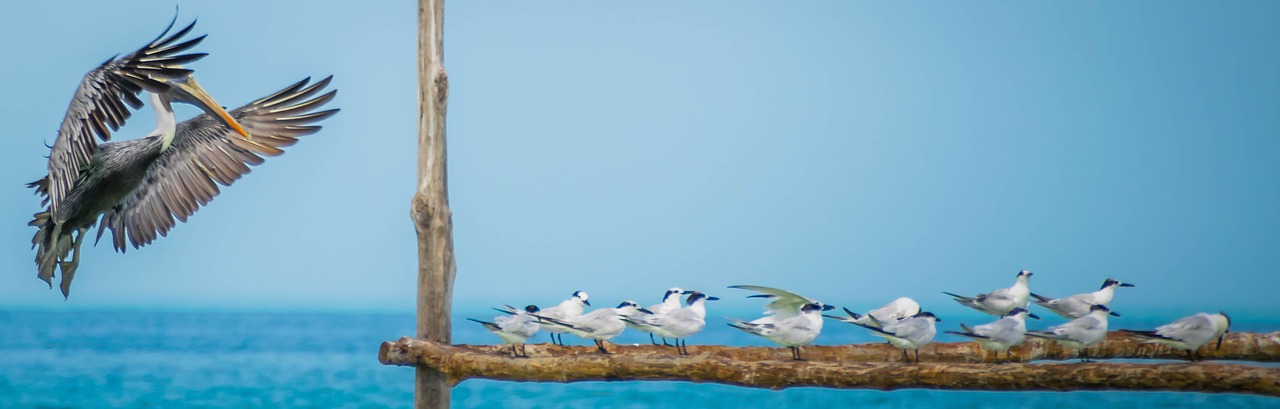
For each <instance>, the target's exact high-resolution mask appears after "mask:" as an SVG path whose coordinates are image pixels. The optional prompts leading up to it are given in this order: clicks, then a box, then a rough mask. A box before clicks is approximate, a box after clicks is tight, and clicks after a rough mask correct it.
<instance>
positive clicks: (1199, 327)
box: [1120, 312, 1231, 361]
mask: <svg viewBox="0 0 1280 409" xmlns="http://www.w3.org/2000/svg"><path fill="white" fill-rule="evenodd" d="M1120 331H1121V332H1124V333H1126V334H1128V335H1129V336H1131V337H1134V338H1137V339H1140V340H1143V341H1144V342H1147V343H1155V344H1164V345H1168V346H1171V347H1173V348H1176V349H1181V350H1184V351H1187V360H1188V361H1195V360H1198V359H1199V358H1200V354H1199V352H1198V350H1199V349H1200V347H1202V346H1204V345H1205V344H1207V343H1209V341H1212V340H1213V339H1214V338H1217V339H1218V345H1217V347H1215V348H1216V349H1222V339H1223V338H1224V337H1226V335H1227V333H1228V332H1231V317H1228V316H1227V314H1226V313H1223V312H1219V313H1217V314H1209V313H1203V312H1202V313H1198V314H1196V315H1192V316H1190V317H1185V318H1182V319H1179V320H1177V321H1174V322H1171V323H1168V324H1165V325H1161V326H1159V327H1156V330H1155V331H1134V330H1123V329H1122V330H1120Z"/></svg>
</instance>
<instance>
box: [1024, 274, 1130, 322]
mask: <svg viewBox="0 0 1280 409" xmlns="http://www.w3.org/2000/svg"><path fill="white" fill-rule="evenodd" d="M1119 287H1133V284H1129V283H1122V282H1119V281H1116V280H1113V279H1110V278H1108V279H1107V281H1103V282H1102V289H1100V290H1098V291H1094V292H1091V293H1084V294H1076V295H1073V296H1070V297H1066V298H1058V299H1054V298H1049V297H1045V296H1042V295H1039V294H1036V293H1031V297H1032V298H1035V302H1036V304H1039V305H1040V306H1041V307H1044V308H1047V309H1048V310H1049V311H1053V313H1054V314H1058V315H1060V316H1062V317H1063V318H1068V319H1071V318H1080V317H1083V316H1085V315H1086V314H1088V313H1089V307H1092V306H1094V305H1095V304H1102V305H1106V306H1108V308H1109V307H1110V306H1111V299H1112V297H1115V294H1116V288H1119Z"/></svg>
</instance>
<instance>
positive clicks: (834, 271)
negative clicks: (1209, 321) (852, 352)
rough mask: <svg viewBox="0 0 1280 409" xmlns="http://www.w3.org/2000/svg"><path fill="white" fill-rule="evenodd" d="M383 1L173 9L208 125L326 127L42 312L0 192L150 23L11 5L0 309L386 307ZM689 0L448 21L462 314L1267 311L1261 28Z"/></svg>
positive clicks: (141, 127)
mask: <svg viewBox="0 0 1280 409" xmlns="http://www.w3.org/2000/svg"><path fill="white" fill-rule="evenodd" d="M399 3H403V4H393V2H386V3H376V4H360V5H357V4H350V3H347V2H305V3H303V2H296V3H285V2H269V3H261V4H260V3H259V2H244V1H223V2H180V4H181V14H180V17H179V21H180V23H182V22H187V21H190V20H191V19H192V18H198V19H199V23H198V24H197V26H196V29H195V32H196V33H199V34H209V37H208V39H207V40H205V42H204V43H203V44H201V45H200V47H199V50H200V51H202V52H208V53H210V56H209V57H208V58H206V59H204V60H202V61H199V62H197V63H195V64H193V68H194V69H196V70H197V75H198V78H199V79H200V82H201V83H202V84H203V85H204V86H205V87H206V88H207V89H209V90H210V92H211V93H212V94H213V95H214V96H215V97H216V98H218V100H219V101H220V102H221V103H223V104H224V105H227V106H229V107H235V106H239V105H241V104H243V103H245V102H247V101H250V100H252V99H256V98H258V97H261V96H263V95H266V94H268V93H270V92H272V91H274V90H276V89H279V88H280V87H283V86H285V85H287V84H289V83H292V82H293V81H296V80H299V79H301V78H303V77H306V76H316V77H319V76H324V75H329V74H333V75H335V81H334V86H335V87H336V88H337V89H338V90H339V96H338V99H337V100H335V102H334V103H333V105H334V106H336V107H340V108H342V113H341V114H339V115H337V116H335V117H333V118H331V119H329V120H327V121H326V122H325V123H324V125H325V129H324V131H322V132H321V133H319V134H316V135H314V136H309V137H307V138H306V139H305V140H303V141H302V142H301V143H299V144H298V145H297V146H296V147H294V148H292V149H291V150H289V151H288V153H287V154H286V155H284V156H282V157H279V158H273V159H271V160H269V161H268V162H267V163H266V164H265V165H264V166H261V167H258V168H256V169H255V170H254V171H253V173H251V174H250V175H249V176H247V177H245V178H244V179H242V180H241V181H239V182H237V183H236V185H234V186H232V187H230V188H226V189H224V190H223V193H222V194H221V195H220V196H219V197H218V198H217V199H216V200H215V201H214V202H213V203H212V204H211V205H210V206H208V207H206V208H204V209H202V210H201V211H200V212H198V213H197V214H196V215H195V216H194V217H193V218H192V219H191V220H190V221H189V222H188V223H186V224H183V225H181V226H179V227H177V228H176V229H174V230H173V231H172V232H171V233H170V235H169V237H168V238H165V239H162V240H160V241H158V242H157V243H155V244H153V245H151V246H148V247H146V248H143V249H141V250H140V251H130V252H129V253H127V254H123V255H121V254H114V253H113V252H112V251H111V249H110V247H109V246H106V245H104V246H99V247H95V248H92V249H90V250H89V251H87V252H86V254H84V261H83V264H82V265H81V268H80V271H79V274H78V275H77V277H76V284H75V286H74V288H73V292H72V296H71V299H70V300H69V301H63V300H62V297H61V295H60V294H58V292H57V290H48V289H47V288H46V287H45V285H44V283H42V282H40V281H39V280H37V279H36V278H35V267H34V265H33V263H32V258H33V257H34V251H32V250H30V249H29V245H30V237H31V234H33V233H34V229H33V228H30V227H27V226H26V222H27V221H28V220H29V218H30V215H31V214H33V213H35V212H36V211H37V210H38V209H37V206H38V200H37V199H36V198H35V197H34V196H32V195H31V193H30V191H28V190H27V189H26V188H25V187H24V186H23V184H24V183H26V182H29V181H31V180H34V179H36V178H38V177H40V176H42V175H43V170H44V166H45V162H44V159H43V155H45V154H47V149H46V148H45V147H44V143H48V142H51V141H52V140H53V138H54V136H55V134H56V129H57V126H58V123H59V122H60V121H61V117H62V114H63V113H64V112H65V109H66V106H67V103H68V102H69V100H70V97H71V94H72V92H73V90H74V89H75V87H76V85H77V83H78V81H79V80H80V78H81V76H82V75H83V74H84V73H85V72H86V71H88V70H89V69H91V68H93V67H94V66H95V65H96V64H98V63H100V62H101V61H103V60H105V59H106V58H108V57H110V56H112V55H115V54H120V53H126V52H129V51H132V50H133V49H135V48H137V47H138V46H140V45H142V44H144V43H146V42H147V41H149V40H150V39H152V38H153V37H154V36H155V35H157V34H158V33H159V31H160V30H161V29H163V28H164V25H165V24H167V23H168V20H169V19H170V18H171V17H172V14H173V7H172V4H161V3H152V2H111V3H102V2H89V1H84V2H24V3H20V4H15V5H10V6H8V7H7V11H6V13H3V15H0V38H5V39H7V41H5V42H4V43H3V44H4V45H3V51H4V54H5V55H6V61H8V62H7V63H5V64H0V67H2V68H0V70H2V71H0V73H3V74H4V75H3V78H7V79H6V80H4V81H2V82H0V95H5V96H6V98H4V99H2V100H0V105H2V106H0V112H3V115H4V117H5V119H6V121H5V123H6V125H7V127H6V130H5V133H6V134H7V136H8V137H7V139H6V142H7V144H8V148H6V149H4V150H3V151H0V190H3V191H4V192H7V193H5V194H4V196H5V197H7V198H8V199H6V200H4V201H0V218H2V219H4V220H8V221H9V222H8V223H3V224H0V261H2V262H3V269H2V271H4V274H0V308H34V309H50V310H62V309H97V308H110V309H197V310H199V309H215V310H359V311H370V310H372V311H411V310H412V308H413V306H414V304H415V302H414V296H415V295H414V291H415V288H414V285H415V276H414V274H416V270H415V266H416V253H415V242H414V241H415V236H414V233H413V228H412V226H411V225H410V220H409V216H408V204H409V200H410V195H411V194H412V192H413V191H414V183H415V182H414V181H415V173H414V172H415V166H414V160H415V153H414V149H416V147H415V144H416V105H415V104H416V90H415V87H416V84H415V81H416V74H415V70H416V63H415V61H416V60H415V58H416V27H415V24H416V8H415V6H414V5H413V4H411V3H406V2H399ZM686 3H687V2H658V3H653V2H646V3H615V2H556V3H551V4H548V3H545V2H544V3H532V2H503V3H491V2H463V1H452V2H449V3H448V8H447V10H446V15H445V16H446V17H445V18H446V32H445V41H446V45H445V52H446V57H445V58H446V67H447V69H448V72H449V75H450V85H451V86H452V90H451V93H450V101H449V102H450V104H449V117H448V127H449V128H448V132H449V134H448V136H449V155H450V156H449V165H450V169H449V176H450V193H451V201H452V207H453V211H454V226H455V237H456V246H457V259H458V279H457V286H456V288H455V302H456V303H457V305H458V306H459V308H472V307H479V306H486V305H491V304H495V303H512V304H525V303H537V304H550V303H554V302H557V301H558V300H560V299H562V298H563V297H564V296H567V295H568V293H570V292H571V291H573V290H579V289H582V290H587V291H589V292H590V293H591V294H592V298H593V300H599V302H602V303H605V304H611V303H616V302H617V301H618V300H621V299H625V298H634V299H638V300H640V301H641V302H642V303H648V302H656V301H657V298H658V297H659V296H660V295H661V293H662V291H663V290H664V289H666V288H667V287H670V286H673V285H674V286H681V287H685V288H697V289H703V290H704V291H709V292H713V294H714V293H715V292H719V293H722V294H728V295H730V296H734V297H732V298H733V300H728V299H727V300H726V303H727V304H726V305H727V306H730V307H732V306H754V305H755V304H756V303H751V302H749V301H746V300H741V299H739V298H738V297H736V294H734V292H732V290H723V287H724V286H727V285H731V284H748V283H749V284H762V285H773V286H778V287H784V288H790V289H794V290H796V291H797V292H801V293H804V294H806V295H810V296H813V297H816V298H820V299H823V300H824V301H828V302H830V303H833V304H837V305H848V306H850V307H851V308H854V309H866V308H869V307H873V306H875V305H878V304H880V303H883V302H885V301H888V300H889V299H892V298H893V297H896V296H899V295H908V296H912V297H915V298H917V299H918V300H920V302H921V303H922V304H924V305H925V306H926V308H930V309H945V308H951V307H952V306H953V304H952V303H951V302H950V301H948V299H947V298H946V297H945V296H943V295H942V294H941V293H940V292H941V291H952V292H960V293H977V292H981V291H988V290H992V289H995V288H998V287H1003V286H1008V285H1010V284H1012V281H1013V276H1014V274H1015V273H1016V272H1017V271H1018V270H1020V269H1031V270H1032V271H1034V272H1035V273H1036V276H1035V278H1033V280H1032V289H1033V290H1035V291H1036V292H1040V293H1044V294H1047V295H1066V294H1072V293H1078V292H1084V291H1088V290H1093V289H1096V288H1097V286H1098V285H1099V284H1100V283H1101V282H1102V280H1103V279H1104V278H1106V277H1115V278H1118V279H1121V280H1123V281H1127V282H1133V283H1136V284H1137V285H1138V287H1137V288H1135V289H1132V291H1125V292H1123V293H1122V294H1121V295H1120V296H1119V297H1118V298H1117V303H1119V304H1127V306H1126V307H1125V308H1124V310H1126V312H1129V313H1130V314H1134V313H1140V312H1141V311H1143V310H1156V309H1162V311H1167V310H1168V309H1176V310H1178V311H1185V312H1188V313H1189V312H1194V311H1197V310H1209V309H1237V310H1240V309H1244V310H1253V311H1267V310H1270V311H1275V310H1276V309H1277V308H1280V301H1277V299H1276V297H1275V296H1274V295H1273V292H1274V291H1275V290H1276V289H1277V288H1280V251H1277V250H1276V249H1278V248H1280V215H1278V214H1277V209H1280V178H1277V175H1280V161H1277V157H1280V76H1277V75H1276V73H1277V72H1280V42H1277V41H1275V39H1276V38H1280V26H1278V25H1276V24H1274V16H1276V15H1280V5H1278V4H1276V3H1274V2H1261V1H1256V2H1255V1H1229V2H1214V3H1204V2H1179V1H1173V2H1154V1H1142V2H1101V1H1086V2H1073V3H1055V2H1039V1H1036V2H1018V3H1008V2H969V3H965V4H963V5H961V4H957V3H951V2H907V3H902V2H892V3H873V2H841V1H814V2H787V3H785V4H784V3H780V2H779V3H764V2H728V1H726V2H697V3H696V4H686ZM245 10H252V12H251V13H245V12H244V11H245ZM149 110H150V108H145V109H144V110H143V111H140V112H139V113H138V114H137V115H136V116H135V117H134V119H133V120H132V121H131V122H130V126H129V127H127V128H126V129H125V130H124V131H122V132H120V133H118V134H117V137H118V138H122V139H125V138H131V137H134V136H140V135H143V134H145V133H146V132H148V131H149V130H150V129H151V128H152V127H153V125H154V122H151V121H153V119H152V117H151V116H150V112H149ZM195 112H196V110H195V109H194V108H191V107H185V106H184V107H180V108H179V116H180V117H190V116H193V115H195ZM1126 290H1128V289H1126ZM735 300H736V301H735ZM933 306H936V308H935V307H933ZM1118 309H1120V308H1118Z"/></svg>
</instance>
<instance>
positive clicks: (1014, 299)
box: [943, 270, 1031, 317]
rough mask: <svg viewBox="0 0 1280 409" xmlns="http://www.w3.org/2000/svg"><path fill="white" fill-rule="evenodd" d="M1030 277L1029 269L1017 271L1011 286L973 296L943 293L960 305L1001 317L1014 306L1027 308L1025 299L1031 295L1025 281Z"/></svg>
mask: <svg viewBox="0 0 1280 409" xmlns="http://www.w3.org/2000/svg"><path fill="white" fill-rule="evenodd" d="M1030 279H1031V271H1028V270H1022V271H1020V272H1018V279H1017V281H1014V283H1013V286H1012V287H1009V288H1001V289H999V290H995V291H992V292H990V293H987V294H979V295H977V296H975V297H965V296H963V295H956V294H952V293H948V292H943V294H946V295H949V296H952V297H954V298H955V299H956V302H958V303H960V305H963V306H966V307H969V308H973V309H975V310H978V311H982V312H985V313H987V314H991V315H994V316H997V317H1003V316H1005V315H1008V314H1009V311H1013V309H1014V308H1022V309H1024V310H1025V309H1027V299H1028V297H1030V295H1031V290H1030V289H1029V288H1027V281H1028V280H1030Z"/></svg>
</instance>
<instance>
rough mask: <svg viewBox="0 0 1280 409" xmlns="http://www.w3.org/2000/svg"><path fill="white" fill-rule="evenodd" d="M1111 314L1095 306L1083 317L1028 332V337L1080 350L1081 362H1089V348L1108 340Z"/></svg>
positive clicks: (1104, 308)
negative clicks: (1051, 341) (1108, 325)
mask: <svg viewBox="0 0 1280 409" xmlns="http://www.w3.org/2000/svg"><path fill="white" fill-rule="evenodd" d="M1109 314H1114V313H1112V312H1111V309H1109V308H1107V306H1105V305H1094V306H1092V307H1089V313H1088V314H1086V315H1085V316H1083V317H1080V318H1076V319H1074V320H1071V321H1068V322H1066V323H1064V324H1062V325H1058V326H1055V327H1050V328H1049V330H1047V331H1028V332H1027V336H1030V337H1036V338H1044V339H1049V340H1053V341H1055V342H1057V343H1059V344H1061V345H1062V346H1064V347H1067V348H1071V349H1076V350H1080V351H1081V352H1080V356H1081V358H1080V360H1081V361H1083V362H1088V361H1089V346H1090V345H1093V344H1097V343H1098V342H1101V341H1102V340H1103V339H1106V338H1107V315H1109Z"/></svg>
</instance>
